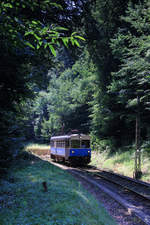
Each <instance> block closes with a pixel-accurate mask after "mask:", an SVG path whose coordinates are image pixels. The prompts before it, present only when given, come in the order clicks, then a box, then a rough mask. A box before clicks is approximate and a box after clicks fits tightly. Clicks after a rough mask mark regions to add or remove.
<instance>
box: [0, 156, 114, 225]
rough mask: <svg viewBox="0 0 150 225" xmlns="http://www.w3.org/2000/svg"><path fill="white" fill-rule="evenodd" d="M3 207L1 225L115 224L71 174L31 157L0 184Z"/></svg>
mask: <svg viewBox="0 0 150 225" xmlns="http://www.w3.org/2000/svg"><path fill="white" fill-rule="evenodd" d="M42 182H46V183H47V188H48V190H47V191H44V189H43V185H42ZM0 203H1V204H0V225H91V224H92V225H96V224H97V225H113V224H115V222H113V220H112V218H111V217H110V216H109V215H108V214H107V213H106V211H105V209H104V208H103V207H102V205H101V204H100V203H98V202H97V201H96V200H95V199H94V198H93V197H92V196H91V195H90V194H89V193H88V192H87V191H86V190H85V189H83V188H82V186H81V185H80V183H79V182H77V181H76V180H75V179H74V178H73V177H72V176H71V175H70V174H69V173H67V172H64V171H62V170H61V169H59V168H57V167H55V166H53V165H51V164H50V163H48V162H46V161H42V160H41V159H39V158H38V157H35V156H33V155H30V154H28V153H22V155H21V156H20V157H18V159H17V160H15V161H14V162H13V163H12V166H11V168H10V170H9V171H8V174H7V176H5V177H3V178H2V179H1V180H0Z"/></svg>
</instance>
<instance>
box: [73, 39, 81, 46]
mask: <svg viewBox="0 0 150 225" xmlns="http://www.w3.org/2000/svg"><path fill="white" fill-rule="evenodd" d="M74 43H75V44H76V45H77V46H78V47H80V44H79V42H78V41H77V40H76V39H74Z"/></svg>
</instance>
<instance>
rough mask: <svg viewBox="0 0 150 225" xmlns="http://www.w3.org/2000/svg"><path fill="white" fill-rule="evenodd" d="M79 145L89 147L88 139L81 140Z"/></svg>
mask: <svg viewBox="0 0 150 225" xmlns="http://www.w3.org/2000/svg"><path fill="white" fill-rule="evenodd" d="M81 147H82V148H90V141H89V140H82V142H81Z"/></svg>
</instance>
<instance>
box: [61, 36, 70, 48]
mask: <svg viewBox="0 0 150 225" xmlns="http://www.w3.org/2000/svg"><path fill="white" fill-rule="evenodd" d="M62 41H63V43H64V45H65V46H66V47H68V42H69V40H68V38H66V37H64V38H62Z"/></svg>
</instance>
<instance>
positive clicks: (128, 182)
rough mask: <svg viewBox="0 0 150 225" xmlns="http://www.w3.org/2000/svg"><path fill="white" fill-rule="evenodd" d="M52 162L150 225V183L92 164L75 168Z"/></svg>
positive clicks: (141, 223) (142, 222)
mask: <svg viewBox="0 0 150 225" xmlns="http://www.w3.org/2000/svg"><path fill="white" fill-rule="evenodd" d="M48 161H50V162H51V160H48ZM51 163H52V164H54V165H56V166H58V167H60V168H62V169H64V170H67V171H68V172H70V173H72V174H73V175H75V176H76V177H79V178H80V179H82V180H84V181H85V182H86V183H87V184H91V185H92V186H93V187H96V188H98V190H99V192H103V193H106V194H107V195H108V196H109V197H110V198H111V199H114V201H115V202H118V203H119V204H120V205H121V206H122V207H124V208H125V209H126V210H127V212H130V214H131V215H133V216H135V217H136V218H138V220H140V221H141V222H139V223H137V224H138V225H139V224H140V225H143V224H146V225H150V184H148V183H145V182H142V181H137V180H134V179H132V178H129V177H126V176H122V175H119V174H115V173H113V172H109V171H104V170H100V169H97V168H95V167H91V166H87V167H82V168H79V167H77V168H74V167H70V166H68V165H63V164H58V163H53V162H51ZM121 224H122V223H121ZM130 224H132V223H130ZM134 224H136V223H134Z"/></svg>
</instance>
